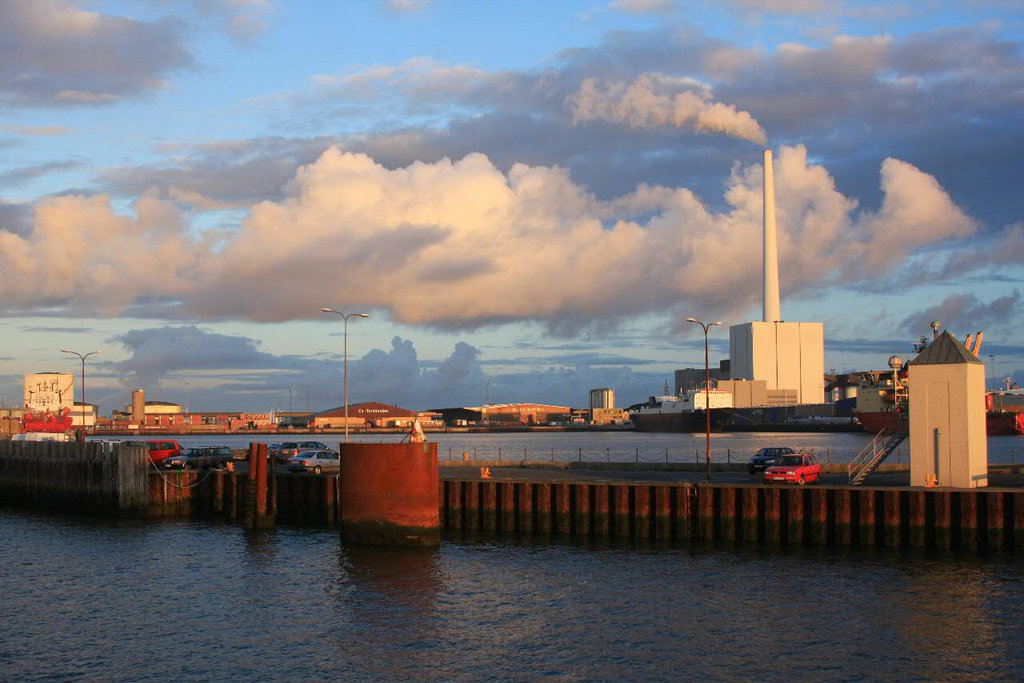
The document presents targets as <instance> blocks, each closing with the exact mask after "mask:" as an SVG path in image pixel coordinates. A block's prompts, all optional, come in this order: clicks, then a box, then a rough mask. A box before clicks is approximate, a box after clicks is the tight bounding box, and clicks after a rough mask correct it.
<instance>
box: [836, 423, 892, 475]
mask: <svg viewBox="0 0 1024 683" xmlns="http://www.w3.org/2000/svg"><path fill="white" fill-rule="evenodd" d="M884 433H885V429H882V430H880V431H879V432H878V433H877V434H875V436H874V437H873V438H872V439H871V443H869V444H867V445H866V446H864V448H862V449H861V451H860V453H858V454H857V455H856V456H854V458H853V460H851V461H850V462H849V464H848V465H847V466H846V483H847V484H852V483H853V480H854V479H856V478H857V477H858V476H860V474H861V472H863V471H864V470H865V469H866V468H867V467H868V466H869V465H870V464H871V460H872V459H874V457H875V454H876V453H878V437H880V436H881V435H882V434H884ZM868 455H870V456H871V458H870V459H869V458H868V457H867V456H868ZM862 461H863V462H862ZM858 468H859V469H858ZM855 469H857V470H858V471H857V473H856V474H854V470H855Z"/></svg>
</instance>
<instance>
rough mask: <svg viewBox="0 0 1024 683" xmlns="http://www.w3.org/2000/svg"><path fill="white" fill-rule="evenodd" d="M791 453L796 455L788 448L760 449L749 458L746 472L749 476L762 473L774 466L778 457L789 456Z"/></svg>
mask: <svg viewBox="0 0 1024 683" xmlns="http://www.w3.org/2000/svg"><path fill="white" fill-rule="evenodd" d="M792 453H796V451H794V450H793V449H792V448H790V447H789V446H772V447H770V448H762V449H761V450H759V451H758V452H757V453H754V455H753V457H751V458H750V463H748V464H747V471H748V472H750V473H751V474H757V473H758V472H764V471H765V470H766V469H768V468H769V467H771V466H772V465H774V464H775V461H776V460H778V459H779V456H783V455H790V454H792Z"/></svg>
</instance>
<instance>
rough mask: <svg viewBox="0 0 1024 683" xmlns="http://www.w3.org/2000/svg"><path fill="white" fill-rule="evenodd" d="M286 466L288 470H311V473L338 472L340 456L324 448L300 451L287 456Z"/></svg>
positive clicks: (339, 469)
mask: <svg viewBox="0 0 1024 683" xmlns="http://www.w3.org/2000/svg"><path fill="white" fill-rule="evenodd" d="M286 467H287V468H288V471H289V472H312V473H313V474H322V473H324V472H340V471H341V458H340V457H339V456H338V454H337V453H335V452H334V451H331V450H326V449H318V450H315V451H302V452H301V453H299V454H298V455H296V456H294V457H292V458H289V459H288V462H287V463H286Z"/></svg>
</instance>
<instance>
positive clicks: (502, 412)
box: [474, 403, 572, 425]
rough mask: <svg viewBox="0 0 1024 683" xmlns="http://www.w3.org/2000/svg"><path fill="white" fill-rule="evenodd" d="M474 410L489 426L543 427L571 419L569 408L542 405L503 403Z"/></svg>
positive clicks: (570, 409)
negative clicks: (477, 411) (478, 412)
mask: <svg viewBox="0 0 1024 683" xmlns="http://www.w3.org/2000/svg"><path fill="white" fill-rule="evenodd" d="M474 410H479V411H480V413H481V416H482V421H483V422H485V423H491V424H517V425H543V424H550V423H553V422H557V423H566V422H569V421H570V420H571V419H572V408H570V407H569V406H551V405H546V404H544V403H505V404H498V405H486V406H482V407H481V408H478V409H477V408H474Z"/></svg>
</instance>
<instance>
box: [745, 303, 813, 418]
mask: <svg viewBox="0 0 1024 683" xmlns="http://www.w3.org/2000/svg"><path fill="white" fill-rule="evenodd" d="M824 347H825V330H824V325H822V324H821V323H819V322H811V323H790V322H782V321H777V320H772V321H767V322H764V321H755V322H749V323H743V324H741V325H733V326H732V327H730V328H729V357H730V361H731V365H732V367H731V375H732V379H746V380H763V381H764V382H765V388H766V390H767V391H768V392H776V391H779V392H785V402H787V403H821V402H822V401H824V400H825V352H824ZM777 396H778V395H777ZM778 398H779V399H780V402H782V399H783V397H782V396H778Z"/></svg>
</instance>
